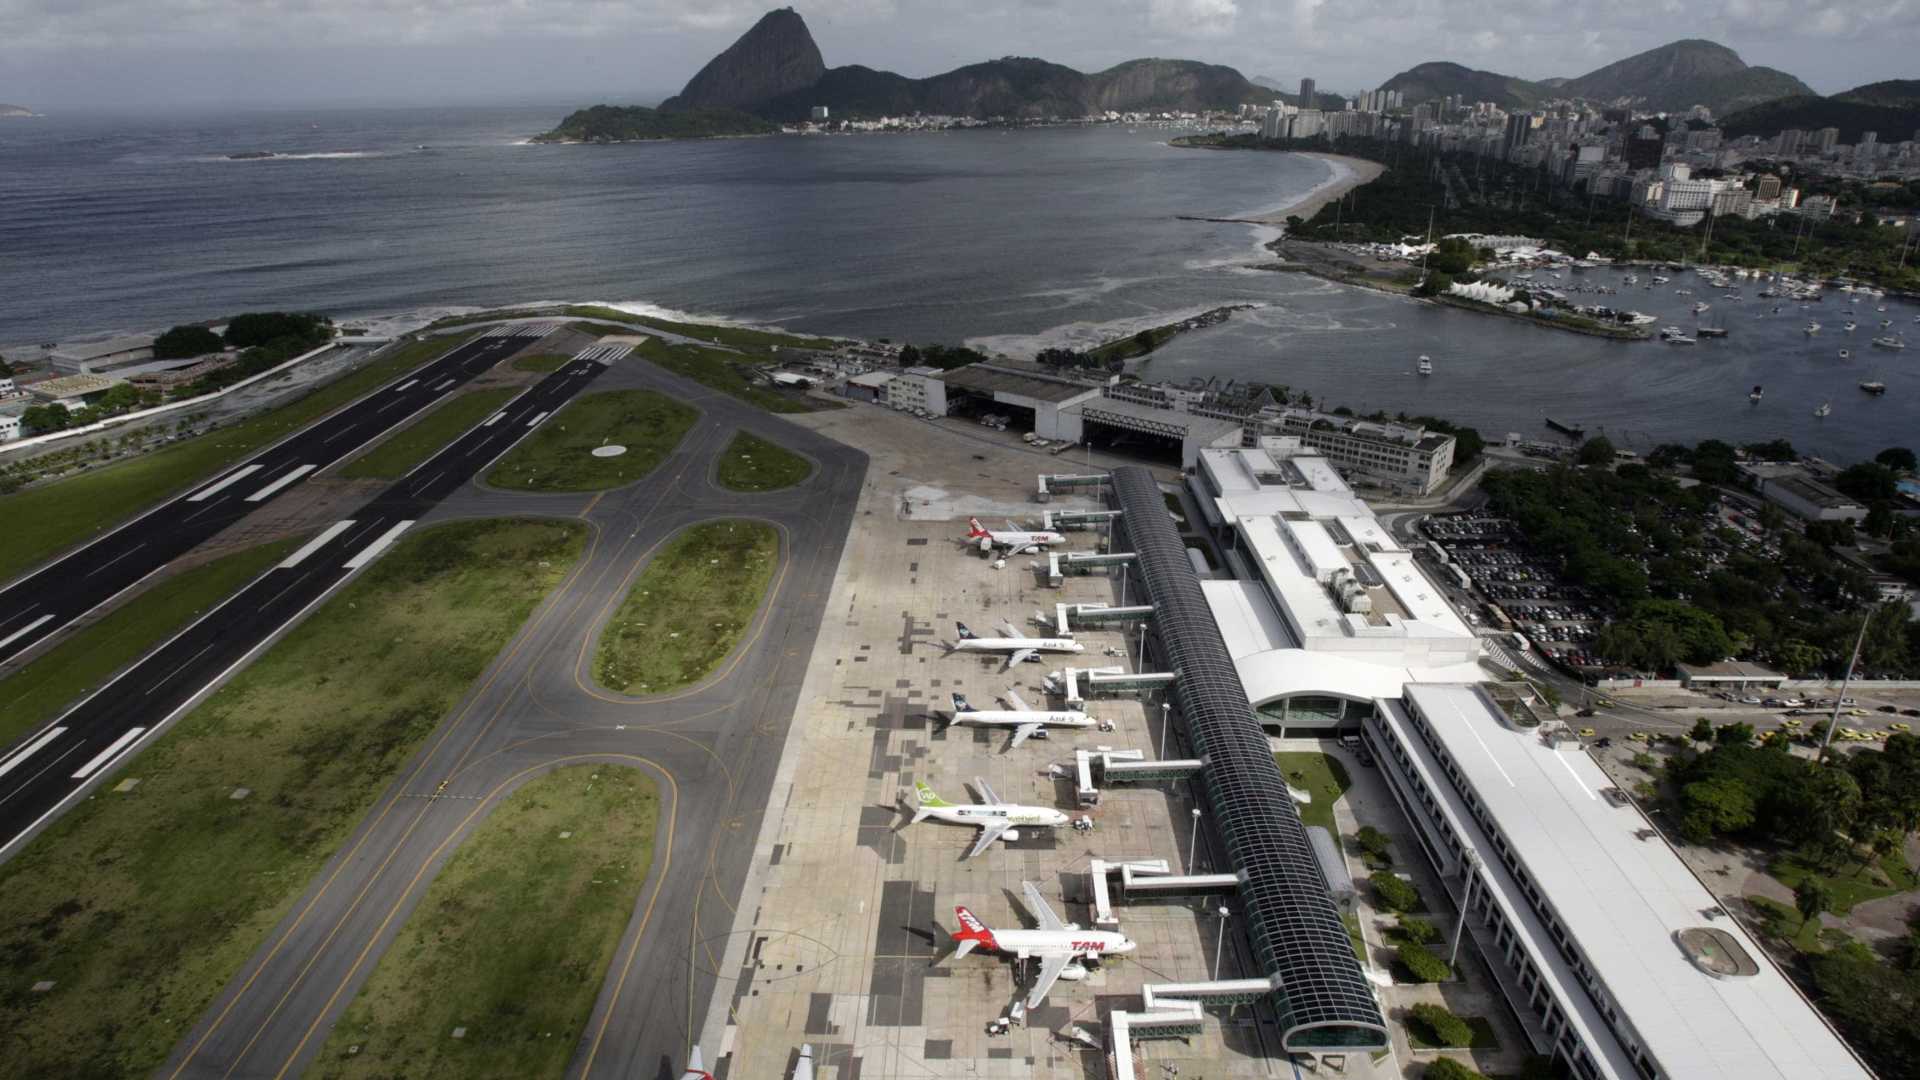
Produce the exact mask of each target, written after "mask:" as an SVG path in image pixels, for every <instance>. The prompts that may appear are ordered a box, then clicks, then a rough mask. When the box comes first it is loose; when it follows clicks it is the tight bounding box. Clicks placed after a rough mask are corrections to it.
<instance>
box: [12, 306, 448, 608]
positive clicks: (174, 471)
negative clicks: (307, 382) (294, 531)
mask: <svg viewBox="0 0 1920 1080" xmlns="http://www.w3.org/2000/svg"><path fill="white" fill-rule="evenodd" d="M465 340H466V339H465V337H461V336H454V337H446V338H434V339H430V340H427V341H416V342H413V343H411V344H409V345H404V346H401V347H400V348H398V349H395V350H393V351H392V352H390V353H388V354H387V355H386V356H384V357H382V358H381V359H379V360H376V361H374V362H373V363H371V364H367V365H366V366H364V367H362V368H360V370H358V371H355V372H353V373H352V374H350V375H347V376H345V377H343V378H340V379H337V380H335V381H334V382H332V383H329V384H328V385H327V386H325V387H323V388H321V389H319V390H316V391H314V392H313V393H311V394H308V395H307V396H306V397H303V398H301V399H299V400H298V401H294V402H291V403H289V404H286V405H282V406H280V407H279V408H277V409H274V410H272V411H270V412H266V413H262V414H261V415H259V416H256V417H253V418H252V419H250V420H243V421H241V422H240V423H238V424H234V425H233V426H231V427H225V428H221V429H219V430H217V431H210V432H208V433H207V434H205V435H201V436H197V437H195V438H192V439H187V440H185V441H183V442H177V443H174V444H173V445H171V446H168V447H166V448H165V449H163V450H156V451H154V452H153V453H151V454H142V455H140V456H139V457H136V458H131V459H128V460H126V461H122V462H118V463H116V464H113V465H108V466H106V467H105V468H100V469H93V470H90V471H88V472H84V473H81V474H80V475H78V476H74V477H70V478H68V479H65V480H59V481H56V482H54V483H51V484H46V485H43V486H40V487H33V488H28V489H26V490H25V491H20V492H16V493H14V494H12V495H4V496H0V518H4V519H5V520H6V522H7V542H6V543H4V544H0V581H5V580H7V579H9V578H11V577H13V576H14V575H16V574H19V573H21V572H22V571H24V570H27V569H28V568H30V567H32V566H34V565H36V564H37V563H40V562H42V561H44V560H45V559H47V558H48V557H49V556H52V555H54V554H56V553H58V552H59V551H60V550H62V549H63V548H66V547H68V546H69V545H72V544H75V543H78V542H79V541H81V540H83V539H85V538H86V537H87V536H88V535H89V534H91V533H95V532H98V531H100V530H101V529H104V528H107V527H108V526H110V525H115V524H118V523H119V522H120V521H122V520H123V519H125V518H128V517H131V516H132V515H134V514H135V513H137V512H139V511H141V510H144V509H146V508H147V507H148V506H151V505H153V504H154V503H156V502H159V501H160V500H162V499H164V498H166V497H168V496H170V495H173V494H175V493H176V492H179V491H181V490H183V489H185V488H187V487H189V486H190V485H192V484H194V483H196V482H198V481H199V480H201V479H204V478H205V477H207V476H208V475H210V474H211V473H213V472H214V471H216V470H218V469H220V468H223V467H225V466H227V465H231V464H233V463H234V462H236V461H239V460H240V459H241V458H244V457H246V456H247V455H249V454H252V453H253V452H254V451H256V450H259V449H260V448H261V447H264V446H267V445H268V444H270V443H273V442H277V441H278V440H280V439H282V438H285V437H286V436H288V435H291V434H292V433H293V432H295V431H296V430H298V429H300V428H302V427H305V426H306V425H308V424H310V423H312V422H313V421H315V420H317V419H319V418H320V417H322V416H324V415H326V414H327V413H330V412H332V411H333V410H335V409H337V408H339V407H340V406H342V405H345V404H347V403H348V402H350V401H352V400H353V399H355V398H357V397H360V396H361V395H363V394H365V393H367V392H369V391H371V390H373V389H374V388H376V387H378V386H380V385H381V384H383V383H385V382H387V381H389V380H391V379H393V378H395V377H396V376H398V375H400V374H401V373H403V372H405V371H409V370H411V369H413V368H416V367H419V366H420V365H422V364H424V363H426V362H427V361H429V360H432V359H434V358H436V357H438V356H440V355H441V354H443V353H445V352H447V351H449V350H451V349H452V348H454V347H455V346H456V345H459V344H461V343H462V342H464V341H465Z"/></svg>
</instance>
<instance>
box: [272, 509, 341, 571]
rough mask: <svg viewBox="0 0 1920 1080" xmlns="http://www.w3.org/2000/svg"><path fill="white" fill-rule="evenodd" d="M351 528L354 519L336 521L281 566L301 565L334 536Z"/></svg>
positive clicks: (286, 568)
mask: <svg viewBox="0 0 1920 1080" xmlns="http://www.w3.org/2000/svg"><path fill="white" fill-rule="evenodd" d="M351 528H353V520H352V519H351V518H349V519H348V520H346V521H336V522H334V523H333V524H332V525H330V526H328V527H327V531H326V532H323V533H321V534H320V535H319V536H316V537H314V538H313V539H312V540H309V541H307V543H306V544H305V545H304V546H303V547H301V549H300V550H299V551H296V552H294V553H293V554H291V555H289V556H287V561H286V562H283V563H281V564H280V567H279V568H280V569H282V570H291V569H293V568H294V567H296V566H299V565H300V564H301V563H302V562H304V561H305V560H306V558H307V556H309V555H311V554H313V553H314V552H316V551H319V550H320V549H321V548H323V547H326V546H327V544H328V543H330V542H331V541H332V540H333V538H334V537H336V536H339V535H340V534H341V533H343V532H346V531H347V530H348V529H351Z"/></svg>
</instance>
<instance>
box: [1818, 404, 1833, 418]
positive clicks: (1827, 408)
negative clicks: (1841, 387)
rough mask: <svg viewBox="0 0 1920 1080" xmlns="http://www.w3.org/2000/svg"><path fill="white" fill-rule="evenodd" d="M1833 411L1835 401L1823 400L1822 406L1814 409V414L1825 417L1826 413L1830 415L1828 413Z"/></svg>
mask: <svg viewBox="0 0 1920 1080" xmlns="http://www.w3.org/2000/svg"><path fill="white" fill-rule="evenodd" d="M1831 412H1833V402H1831V401H1823V402H1821V403H1820V407H1819V408H1817V409H1815V410H1813V415H1815V416H1818V417H1824V416H1826V415H1828V414H1829V413H1831Z"/></svg>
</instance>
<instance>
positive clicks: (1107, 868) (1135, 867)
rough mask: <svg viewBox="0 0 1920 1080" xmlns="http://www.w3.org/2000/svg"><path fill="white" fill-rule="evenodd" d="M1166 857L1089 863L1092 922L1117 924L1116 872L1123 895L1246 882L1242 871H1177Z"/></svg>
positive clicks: (1187, 891)
mask: <svg viewBox="0 0 1920 1080" xmlns="http://www.w3.org/2000/svg"><path fill="white" fill-rule="evenodd" d="M1171 870H1172V868H1171V867H1170V866H1168V865H1167V860H1165V859H1093V860H1090V861H1089V862H1088V863H1087V875H1088V878H1089V880H1090V882H1091V884H1092V886H1093V922H1094V925H1095V926H1102V927H1106V928H1108V929H1112V928H1115V927H1118V926H1119V925H1120V919H1119V917H1118V916H1116V915H1114V913H1113V882H1112V876H1113V875H1114V874H1116V873H1117V874H1119V875H1120V892H1121V895H1123V896H1126V895H1132V894H1134V893H1142V894H1146V895H1152V896H1172V895H1191V894H1194V893H1217V892H1231V891H1233V890H1235V889H1238V888H1239V887H1240V886H1241V885H1242V884H1244V883H1245V879H1244V878H1242V877H1241V876H1240V875H1239V874H1175V873H1172V872H1171Z"/></svg>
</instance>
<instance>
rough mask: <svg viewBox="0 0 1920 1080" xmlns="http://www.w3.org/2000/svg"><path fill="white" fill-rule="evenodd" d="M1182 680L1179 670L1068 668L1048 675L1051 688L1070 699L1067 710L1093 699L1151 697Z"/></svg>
mask: <svg viewBox="0 0 1920 1080" xmlns="http://www.w3.org/2000/svg"><path fill="white" fill-rule="evenodd" d="M1179 677H1180V673H1179V672H1177V671H1133V672H1129V671H1128V670H1127V669H1126V668H1123V667H1101V668H1073V667H1070V668H1066V669H1064V670H1061V671H1056V672H1054V673H1053V674H1051V675H1049V676H1047V680H1046V683H1047V689H1048V690H1052V691H1055V692H1056V693H1058V694H1060V695H1061V696H1062V697H1064V698H1065V699H1066V702H1067V708H1069V709H1083V708H1085V707H1086V704H1087V699H1088V698H1090V697H1095V696H1100V697H1114V696H1118V695H1121V694H1148V693H1153V692H1155V691H1165V690H1166V689H1167V688H1168V687H1170V686H1172V685H1173V683H1174V681H1175V680H1176V679H1178V678H1179Z"/></svg>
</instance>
